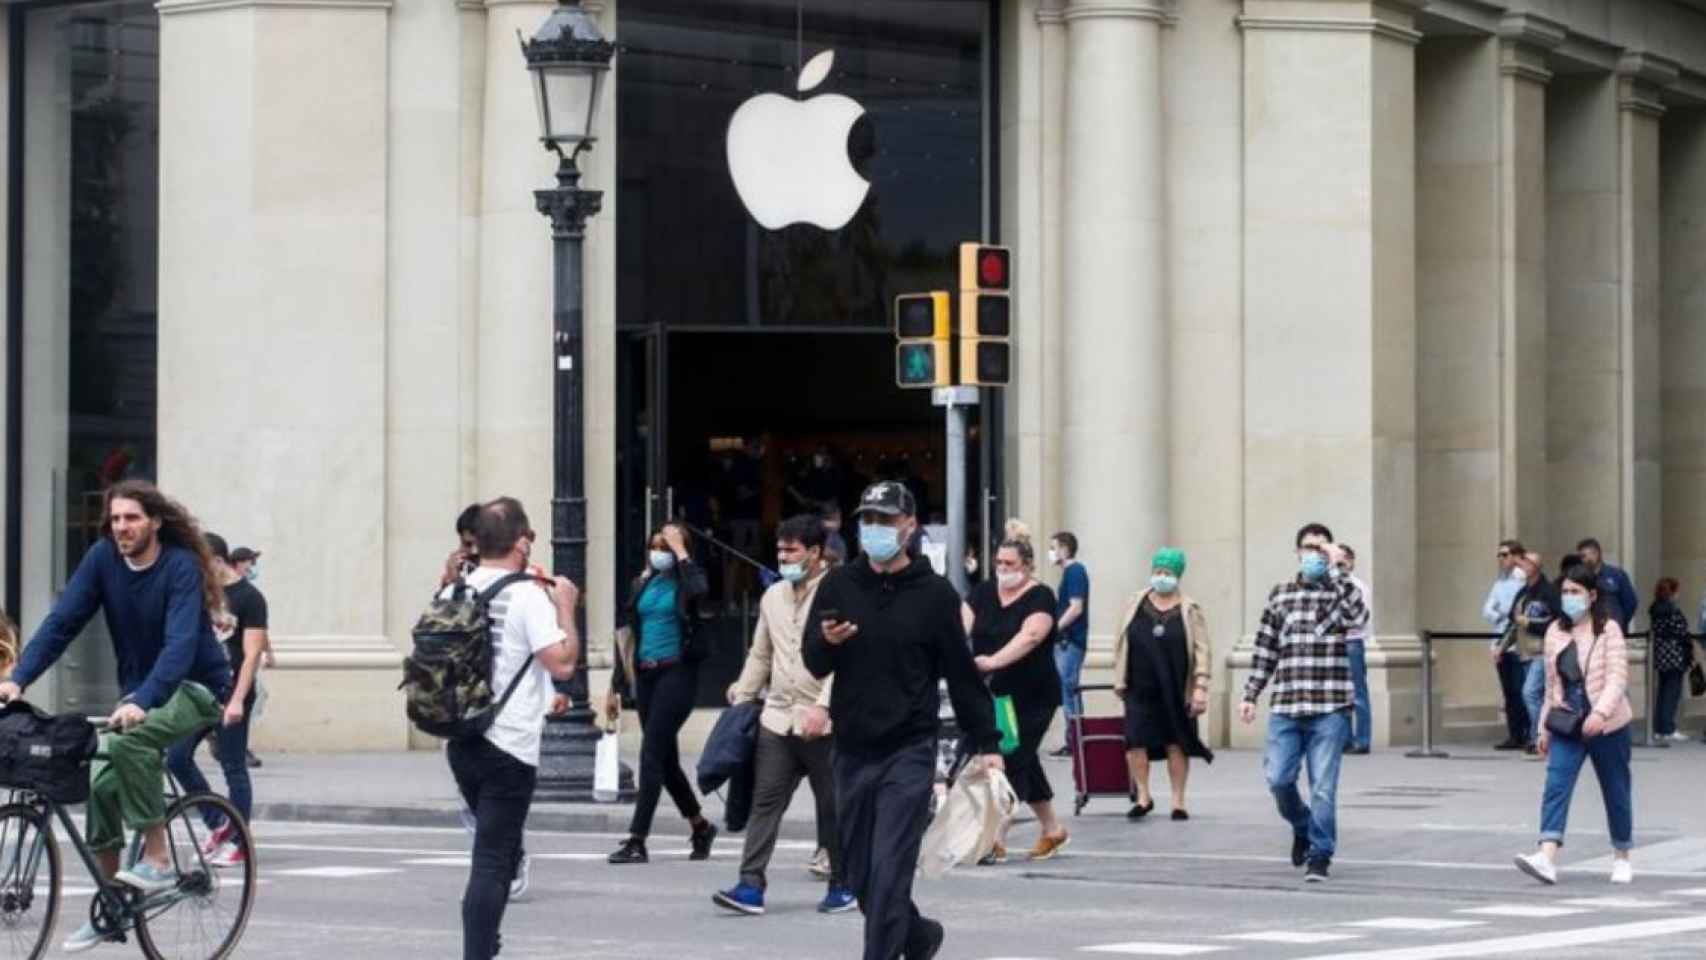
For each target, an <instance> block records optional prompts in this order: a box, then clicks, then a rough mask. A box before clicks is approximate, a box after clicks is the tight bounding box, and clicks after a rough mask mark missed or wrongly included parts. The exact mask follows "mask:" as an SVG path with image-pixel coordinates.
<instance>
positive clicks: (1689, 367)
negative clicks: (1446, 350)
mask: <svg viewBox="0 0 1706 960" xmlns="http://www.w3.org/2000/svg"><path fill="white" fill-rule="evenodd" d="M1660 136H1661V146H1660V159H1659V170H1660V176H1661V177H1662V178H1663V180H1664V183H1663V187H1662V192H1661V216H1662V218H1663V221H1664V235H1663V238H1662V241H1661V243H1662V245H1663V257H1664V264H1663V271H1662V273H1663V301H1664V309H1663V322H1664V330H1663V334H1662V337H1663V342H1664V348H1663V349H1662V350H1661V351H1660V353H1661V355H1662V360H1661V363H1662V364H1663V380H1662V384H1661V390H1662V397H1661V399H1662V402H1663V406H1664V414H1663V419H1664V508H1665V538H1664V567H1663V570H1664V571H1665V572H1666V575H1668V576H1673V577H1676V578H1678V579H1680V580H1681V581H1682V589H1683V597H1684V598H1685V600H1684V602H1683V610H1684V612H1686V613H1688V614H1689V616H1690V619H1691V620H1692V619H1693V618H1694V616H1695V615H1696V612H1697V611H1698V610H1699V609H1700V607H1699V604H1700V602H1701V597H1702V596H1706V497H1702V496H1701V491H1706V418H1702V417H1701V416H1700V411H1701V410H1702V409H1706V363H1702V362H1701V358H1703V357H1706V109H1700V108H1695V109H1693V110H1689V111H1673V112H1672V113H1670V114H1668V115H1667V116H1666V117H1665V118H1664V124H1663V126H1662V128H1661V130H1660ZM1690 705H1692V707H1693V710H1692V711H1691V712H1692V713H1694V714H1695V715H1696V716H1698V715H1700V714H1701V713H1702V712H1706V711H1703V709H1702V707H1703V706H1706V705H1703V704H1702V703H1701V701H1699V700H1698V699H1695V698H1692V697H1691V698H1688V701H1687V703H1686V704H1685V707H1687V706H1690Z"/></svg>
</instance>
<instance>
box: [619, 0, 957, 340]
mask: <svg viewBox="0 0 1706 960" xmlns="http://www.w3.org/2000/svg"><path fill="white" fill-rule="evenodd" d="M988 13H989V4H988V2H987V0H932V2H929V3H919V2H916V0H857V2H854V0H805V2H802V3H800V4H798V5H796V4H795V3H793V2H783V0H743V2H732V3H716V4H708V3H704V2H703V0H623V3H622V5H621V6H620V8H619V15H620V18H621V19H620V23H619V24H618V31H617V38H618V41H619V43H620V45H621V48H620V53H619V54H618V57H617V71H618V87H617V108H618V112H619V116H618V120H617V140H618V152H619V162H618V169H619V171H620V177H621V182H620V194H619V199H620V202H619V204H618V216H619V217H620V222H619V225H618V230H617V235H618V242H619V244H620V253H619V263H620V271H621V275H620V283H619V290H618V297H617V303H618V318H619V320H618V322H619V323H621V324H623V325H625V326H643V325H649V324H664V325H667V326H701V327H702V326H720V327H734V326H745V327H778V326H782V327H866V328H884V327H887V326H888V325H889V319H888V313H889V304H890V303H891V302H892V299H893V296H894V294H895V293H897V292H900V291H905V290H909V289H927V288H930V287H940V286H941V285H943V284H944V283H948V282H951V281H952V278H953V276H954V272H955V269H956V266H955V260H954V256H955V248H956V244H957V243H958V242H959V241H961V240H964V239H967V238H971V237H976V236H979V234H980V231H981V227H982V209H983V207H982V198H983V182H982V179H983V131H984V126H983V94H984V90H983V82H982V76H983V69H984V66H983V65H984V45H985V43H986V42H987V30H986V21H987V18H988ZM800 36H803V38H804V45H803V48H802V47H801V45H800V44H799V43H798V42H797V38H798V37H800ZM826 49H828V50H833V51H834V52H835V64H834V69H833V71H832V72H831V73H830V75H829V77H828V78H827V79H826V80H825V81H824V82H823V83H822V84H821V85H820V86H819V87H818V88H817V89H816V90H813V91H810V92H809V93H808V94H806V96H814V95H822V94H841V95H843V96H847V97H850V98H852V99H853V100H854V101H856V102H857V103H858V104H860V105H861V106H862V107H863V108H864V110H865V114H864V116H863V117H862V118H861V119H860V120H859V122H858V123H857V124H855V126H854V128H853V130H852V132H851V134H850V136H849V137H848V153H849V157H850V159H851V161H852V163H853V165H854V168H855V169H856V170H857V171H858V172H859V173H860V175H861V176H863V177H864V178H865V179H866V180H868V181H869V182H870V184H871V188H870V191H869V193H868V194H867V195H866V198H865V202H864V204H863V205H862V206H861V207H860V208H859V211H858V213H857V214H856V215H855V216H854V217H853V219H852V221H851V222H849V223H848V224H847V225H846V226H845V227H844V228H842V229H840V230H837V231H834V232H826V231H824V230H821V229H818V228H817V227H814V226H810V225H804V224H801V225H794V226H788V227H784V228H782V229H781V230H778V231H775V232H771V231H768V230H765V229H763V228H762V227H760V226H759V225H758V224H757V223H756V222H755V221H754V220H753V218H752V217H751V216H750V215H749V214H748V213H747V211H746V209H745V207H744V206H743V205H742V203H741V200H740V197H739V195H738V194H737V192H736V190H735V187H734V183H733V181H732V179H731V177H730V175H729V171H728V161H727V158H726V153H725V137H726V133H727V130H728V124H729V119H730V117H732V116H733V114H734V112H735V110H736V109H737V108H738V107H739V106H740V105H741V104H742V103H743V102H745V101H746V100H747V99H748V98H751V97H753V96H756V95H758V94H763V93H776V94H781V95H784V96H795V85H796V80H797V78H798V76H799V68H800V65H801V63H802V62H803V61H804V60H809V59H810V58H811V57H812V56H813V55H815V54H817V53H819V52H821V51H823V50H826Z"/></svg>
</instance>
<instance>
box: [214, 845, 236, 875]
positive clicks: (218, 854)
mask: <svg viewBox="0 0 1706 960" xmlns="http://www.w3.org/2000/svg"><path fill="white" fill-rule="evenodd" d="M207 862H208V865H209V866H212V867H214V868H216V869H219V870H226V869H229V868H231V867H240V866H242V865H243V851H242V850H239V849H238V848H237V845H236V844H235V843H227V844H225V845H224V846H222V847H220V848H219V849H218V850H215V851H214V852H213V853H211V854H209V855H208V857H207Z"/></svg>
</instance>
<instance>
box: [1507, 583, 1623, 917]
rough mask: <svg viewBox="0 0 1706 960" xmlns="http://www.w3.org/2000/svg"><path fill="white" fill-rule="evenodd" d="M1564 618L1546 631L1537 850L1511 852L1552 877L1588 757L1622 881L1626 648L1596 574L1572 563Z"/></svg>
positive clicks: (1531, 871) (1527, 868)
mask: <svg viewBox="0 0 1706 960" xmlns="http://www.w3.org/2000/svg"><path fill="white" fill-rule="evenodd" d="M1560 592H1561V601H1560V605H1561V606H1562V607H1563V616H1561V617H1559V618H1558V619H1556V620H1554V621H1553V622H1552V626H1551V628H1550V629H1549V630H1547V631H1546V647H1545V653H1544V654H1543V655H1544V656H1545V658H1546V700H1545V703H1544V705H1543V706H1542V707H1541V710H1540V742H1539V748H1540V753H1541V755H1542V756H1545V757H1546V789H1545V792H1544V793H1543V794H1542V795H1541V799H1540V849H1538V850H1536V851H1535V852H1534V853H1531V854H1527V855H1525V856H1519V857H1517V858H1516V865H1517V869H1519V870H1521V871H1522V872H1523V873H1526V874H1528V875H1529V876H1531V877H1533V878H1535V879H1536V880H1539V881H1540V882H1541V883H1545V884H1553V883H1557V882H1558V871H1557V867H1556V866H1555V861H1556V859H1557V856H1558V848H1559V847H1561V846H1563V843H1564V827H1565V825H1566V823H1567V822H1568V820H1569V817H1570V796H1571V794H1573V793H1574V792H1575V789H1576V778H1577V777H1578V776H1580V775H1581V772H1582V764H1583V763H1584V762H1586V761H1588V760H1592V761H1593V772H1594V776H1595V777H1597V778H1598V780H1599V790H1600V794H1601V795H1602V796H1603V797H1604V800H1605V819H1606V825H1607V827H1608V828H1609V832H1610V834H1611V849H1612V865H1611V882H1612V883H1619V884H1622V883H1629V882H1630V881H1631V880H1633V879H1634V875H1635V874H1634V868H1633V867H1632V866H1631V864H1630V862H1629V850H1630V848H1631V847H1633V846H1634V813H1633V809H1634V802H1633V791H1632V786H1631V782H1630V770H1629V721H1630V719H1631V717H1632V715H1633V711H1632V710H1631V709H1630V707H1629V697H1628V688H1629V649H1628V646H1627V644H1626V643H1625V642H1624V639H1623V630H1622V629H1621V628H1620V627H1618V625H1617V621H1616V620H1614V619H1612V618H1611V616H1610V615H1609V613H1608V611H1607V610H1606V606H1605V601H1604V599H1603V598H1602V597H1601V596H1600V594H1599V584H1598V578H1597V577H1596V576H1595V575H1594V573H1593V571H1591V570H1589V569H1588V568H1587V567H1585V566H1581V565H1577V566H1575V567H1573V568H1571V570H1570V572H1569V573H1568V574H1566V575H1565V577H1564V583H1563V587H1562V589H1561V591H1560Z"/></svg>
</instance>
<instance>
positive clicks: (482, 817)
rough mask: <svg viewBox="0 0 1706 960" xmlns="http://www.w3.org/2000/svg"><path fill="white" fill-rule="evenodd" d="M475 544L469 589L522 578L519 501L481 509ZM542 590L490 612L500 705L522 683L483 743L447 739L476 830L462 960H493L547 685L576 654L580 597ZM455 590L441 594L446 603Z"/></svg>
mask: <svg viewBox="0 0 1706 960" xmlns="http://www.w3.org/2000/svg"><path fill="white" fill-rule="evenodd" d="M475 536H476V538H477V539H478V541H479V548H480V565H479V566H478V567H476V568H475V569H474V570H473V571H472V572H471V573H469V574H468V575H467V576H466V577H465V578H464V580H465V582H466V583H467V585H468V586H469V587H470V588H471V589H474V590H481V591H483V590H487V589H489V588H491V587H492V586H493V585H494V584H496V583H497V582H498V581H499V580H501V579H503V578H504V577H506V576H508V575H510V574H513V573H520V572H522V571H524V570H526V569H527V561H528V558H529V556H530V555H531V553H532V550H533V541H534V533H533V529H532V527H531V526H530V525H529V524H528V521H527V511H526V510H524V509H523V508H522V505H521V502H520V501H518V500H515V499H514V498H512V497H501V498H499V499H497V500H493V501H492V502H491V503H488V504H486V505H485V506H483V507H481V508H480V519H479V522H478V524H477V525H476V527H475ZM542 585H543V582H542V581H540V580H537V579H536V580H533V581H519V582H516V583H513V584H511V585H509V586H508V587H505V588H504V589H503V590H502V591H501V592H499V593H498V595H497V596H495V597H493V598H491V601H490V603H488V604H487V607H486V612H487V616H488V617H489V619H490V620H491V623H492V642H493V657H492V689H493V691H494V692H495V693H496V694H497V695H499V696H502V695H503V692H504V691H505V690H507V689H508V688H509V685H510V683H511V681H513V680H515V678H516V677H517V676H518V675H519V676H520V678H521V679H520V682H518V683H517V684H516V687H515V692H514V693H512V694H511V695H510V697H509V701H508V702H507V703H505V704H504V706H503V709H502V710H501V711H499V712H498V715H497V718H496V719H495V720H494V721H493V723H492V725H491V727H490V728H489V729H488V730H487V731H486V732H485V734H484V735H483V736H480V737H474V738H470V739H467V740H452V741H451V742H450V744H449V745H448V747H447V750H446V752H447V753H448V755H449V758H450V772H451V773H452V774H453V775H454V776H455V777H456V787H457V789H458V790H460V791H461V793H462V799H463V801H464V802H465V803H466V804H467V805H468V809H469V810H470V811H472V813H473V815H474V824H475V825H474V858H473V866H472V867H471V869H470V870H469V872H468V887H467V890H466V891H465V892H464V893H463V896H462V956H463V960H490V958H491V957H493V956H495V955H496V954H497V952H498V928H499V927H500V926H501V925H502V923H503V914H504V907H505V906H507V905H508V901H509V885H510V881H511V879H513V878H514V876H515V870H516V864H517V862H518V861H519V859H520V856H521V840H522V833H523V831H524V830H525V829H526V827H527V811H528V808H529V807H530V806H531V805H532V803H533V787H534V783H535V782H536V780H537V779H538V767H539V741H540V737H541V734H542V732H543V729H544V725H545V715H546V714H547V713H549V712H550V711H551V710H552V708H553V699H554V695H555V690H554V689H553V688H552V686H551V680H552V678H553V677H554V678H556V679H558V680H568V679H569V678H571V677H573V676H574V672H575V660H576V658H577V657H578V656H579V654H580V637H578V636H576V635H575V634H574V627H573V624H574V616H573V613H574V608H575V603H576V602H577V601H578V600H579V598H580V592H579V590H578V589H577V588H576V587H575V585H574V584H573V583H570V582H569V581H568V580H567V579H565V578H563V577H557V578H556V579H555V580H553V581H551V582H550V583H549V585H548V586H544V587H543V589H542V588H541V587H542ZM454 589H456V587H455V584H452V585H450V586H447V587H446V588H445V591H446V594H445V595H448V594H449V592H450V591H452V590H454ZM560 624H568V625H569V627H568V629H567V630H565V629H564V628H563V627H562V626H560Z"/></svg>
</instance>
